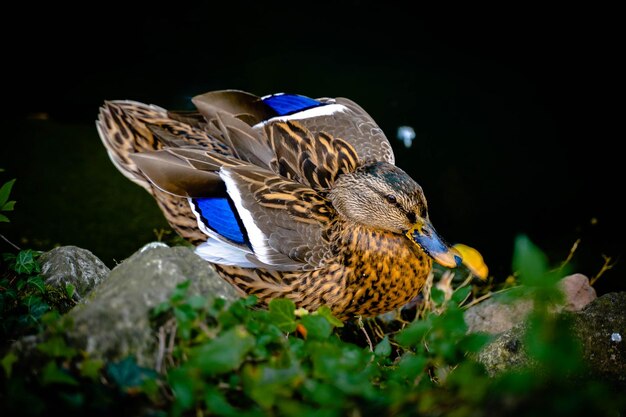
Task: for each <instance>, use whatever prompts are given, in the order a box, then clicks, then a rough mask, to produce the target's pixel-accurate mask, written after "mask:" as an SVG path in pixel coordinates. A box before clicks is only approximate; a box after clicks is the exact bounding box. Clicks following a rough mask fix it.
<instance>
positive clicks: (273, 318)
mask: <svg viewBox="0 0 626 417" xmlns="http://www.w3.org/2000/svg"><path fill="white" fill-rule="evenodd" d="M269 311H270V314H269V318H270V322H271V323H272V324H275V325H276V326H277V327H278V328H279V329H280V330H282V331H283V332H287V333H291V332H293V331H295V330H296V326H297V323H296V313H295V312H296V305H295V304H294V302H293V301H291V300H288V299H285V298H276V299H273V300H271V301H270V302H269Z"/></svg>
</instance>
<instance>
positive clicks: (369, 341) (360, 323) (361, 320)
mask: <svg viewBox="0 0 626 417" xmlns="http://www.w3.org/2000/svg"><path fill="white" fill-rule="evenodd" d="M357 325H358V326H359V329H361V331H362V332H363V334H365V338H366V339H367V344H368V345H369V347H370V352H373V351H374V345H373V344H372V340H371V339H370V335H369V334H367V330H365V325H364V324H363V318H362V317H361V316H359V319H358V321H357Z"/></svg>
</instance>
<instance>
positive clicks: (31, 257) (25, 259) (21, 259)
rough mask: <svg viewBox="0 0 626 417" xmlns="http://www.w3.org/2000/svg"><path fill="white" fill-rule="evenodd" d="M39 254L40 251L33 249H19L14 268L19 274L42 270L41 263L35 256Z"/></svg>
mask: <svg viewBox="0 0 626 417" xmlns="http://www.w3.org/2000/svg"><path fill="white" fill-rule="evenodd" d="M37 256H39V252H35V251H33V250H32V249H26V250H22V251H19V253H18V254H17V257H16V258H15V265H14V267H13V270H14V271H15V272H17V273H18V274H32V273H33V272H41V271H40V268H39V263H37V261H36V260H35V258H36V257H37Z"/></svg>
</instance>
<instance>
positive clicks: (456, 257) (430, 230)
mask: <svg viewBox="0 0 626 417" xmlns="http://www.w3.org/2000/svg"><path fill="white" fill-rule="evenodd" d="M406 235H407V237H408V238H409V239H411V240H412V241H413V242H415V243H416V244H417V245H418V246H419V247H420V248H422V249H423V250H424V252H426V253H427V254H428V255H429V256H430V257H431V258H433V259H434V260H435V262H437V263H438V264H440V265H442V266H444V267H446V268H456V267H457V266H459V265H461V262H462V261H463V258H462V257H461V254H460V253H459V252H458V251H457V250H456V249H454V248H452V247H450V246H449V245H448V244H447V243H446V242H445V241H444V240H443V239H442V238H441V237H440V236H439V235H438V234H437V232H436V231H435V228H434V227H433V226H432V224H430V223H428V222H423V223H418V224H415V225H414V226H413V227H412V228H411V229H410V230H409V231H408V232H407V233H406Z"/></svg>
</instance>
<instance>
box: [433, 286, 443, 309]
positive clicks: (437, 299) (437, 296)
mask: <svg viewBox="0 0 626 417" xmlns="http://www.w3.org/2000/svg"><path fill="white" fill-rule="evenodd" d="M430 298H431V299H432V300H433V301H434V303H435V304H437V305H441V304H443V302H444V301H445V299H446V293H444V292H443V291H442V290H440V289H439V288H437V287H433V288H432V289H431V290H430Z"/></svg>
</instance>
